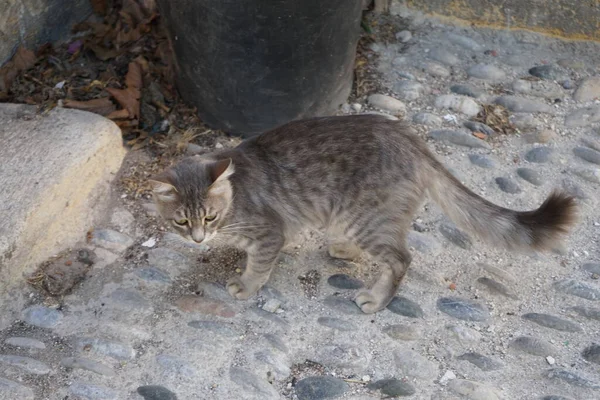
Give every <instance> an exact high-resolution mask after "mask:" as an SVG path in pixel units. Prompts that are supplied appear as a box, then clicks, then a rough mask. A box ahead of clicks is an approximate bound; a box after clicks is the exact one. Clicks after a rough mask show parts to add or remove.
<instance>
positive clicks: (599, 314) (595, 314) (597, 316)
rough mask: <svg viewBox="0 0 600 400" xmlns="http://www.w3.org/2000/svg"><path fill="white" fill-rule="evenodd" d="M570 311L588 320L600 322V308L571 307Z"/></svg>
mask: <svg viewBox="0 0 600 400" xmlns="http://www.w3.org/2000/svg"><path fill="white" fill-rule="evenodd" d="M571 310H573V311H575V312H576V313H577V314H579V315H581V316H582V317H586V318H588V319H593V320H596V321H600V308H591V307H572V308H571Z"/></svg>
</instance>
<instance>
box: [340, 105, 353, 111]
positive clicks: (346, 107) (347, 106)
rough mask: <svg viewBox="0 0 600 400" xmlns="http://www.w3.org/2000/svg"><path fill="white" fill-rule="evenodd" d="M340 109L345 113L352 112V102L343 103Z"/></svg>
mask: <svg viewBox="0 0 600 400" xmlns="http://www.w3.org/2000/svg"><path fill="white" fill-rule="evenodd" d="M340 110H341V111H342V112H343V113H344V114H350V112H351V111H352V108H350V104H348V103H344V104H342V106H341V107H340Z"/></svg>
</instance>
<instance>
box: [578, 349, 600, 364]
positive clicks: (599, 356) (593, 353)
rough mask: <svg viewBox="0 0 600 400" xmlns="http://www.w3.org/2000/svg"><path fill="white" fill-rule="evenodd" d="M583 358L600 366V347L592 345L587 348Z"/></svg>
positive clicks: (582, 354)
mask: <svg viewBox="0 0 600 400" xmlns="http://www.w3.org/2000/svg"><path fill="white" fill-rule="evenodd" d="M581 356H582V357H583V358H584V359H585V360H586V361H588V362H591V363H594V364H598V365H600V345H597V344H592V345H591V346H588V347H586V348H585V349H584V350H583V352H582V353H581Z"/></svg>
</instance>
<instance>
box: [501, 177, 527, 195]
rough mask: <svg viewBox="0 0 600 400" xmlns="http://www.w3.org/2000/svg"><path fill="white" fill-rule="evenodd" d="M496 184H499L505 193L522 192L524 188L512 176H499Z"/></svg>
mask: <svg viewBox="0 0 600 400" xmlns="http://www.w3.org/2000/svg"><path fill="white" fill-rule="evenodd" d="M495 181H496V184H497V185H498V187H499V188H500V190H502V191H503V192H505V193H509V194H518V193H521V192H522V190H521V188H520V187H519V185H517V184H516V183H515V181H513V180H512V179H510V178H505V177H502V176H501V177H498V178H496V179H495Z"/></svg>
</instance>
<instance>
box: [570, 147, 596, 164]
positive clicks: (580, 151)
mask: <svg viewBox="0 0 600 400" xmlns="http://www.w3.org/2000/svg"><path fill="white" fill-rule="evenodd" d="M573 154H575V155H576V156H577V157H579V158H581V159H582V160H585V161H587V162H589V163H592V164H598V165H600V151H596V150H592V149H590V148H587V147H575V148H574V149H573Z"/></svg>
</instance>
